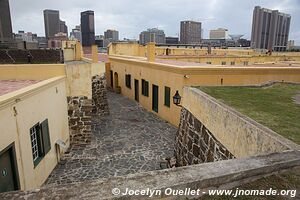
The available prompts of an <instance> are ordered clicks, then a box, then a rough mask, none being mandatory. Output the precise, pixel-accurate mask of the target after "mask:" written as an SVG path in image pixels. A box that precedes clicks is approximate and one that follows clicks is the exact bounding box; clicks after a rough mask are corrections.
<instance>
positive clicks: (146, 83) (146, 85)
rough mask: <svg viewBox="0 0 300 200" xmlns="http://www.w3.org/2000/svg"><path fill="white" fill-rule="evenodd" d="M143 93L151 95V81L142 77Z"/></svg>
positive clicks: (147, 95)
mask: <svg viewBox="0 0 300 200" xmlns="http://www.w3.org/2000/svg"><path fill="white" fill-rule="evenodd" d="M142 95H143V96H145V97H149V81H146V80H145V79H142Z"/></svg>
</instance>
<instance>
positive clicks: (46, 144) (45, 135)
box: [40, 119, 51, 155]
mask: <svg viewBox="0 0 300 200" xmlns="http://www.w3.org/2000/svg"><path fill="white" fill-rule="evenodd" d="M40 126H41V134H42V143H43V150H44V155H46V154H47V153H48V152H49V151H50V149H51V142H50V135H49V125H48V119H45V120H44V121H43V122H42V123H41V125H40Z"/></svg>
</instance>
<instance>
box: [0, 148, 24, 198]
mask: <svg viewBox="0 0 300 200" xmlns="http://www.w3.org/2000/svg"><path fill="white" fill-rule="evenodd" d="M17 169H18V168H17V161H16V156H15V149H14V144H12V145H10V146H8V147H7V148H6V149H4V150H3V151H1V152H0V193H1V192H8V191H13V190H19V189H20V184H19V177H18V171H17Z"/></svg>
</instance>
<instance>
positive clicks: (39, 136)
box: [30, 119, 51, 166]
mask: <svg viewBox="0 0 300 200" xmlns="http://www.w3.org/2000/svg"><path fill="white" fill-rule="evenodd" d="M30 140H31V150H32V157H33V163H34V166H37V165H38V164H39V162H40V161H41V160H42V158H43V157H44V156H45V155H46V154H47V153H48V152H49V151H50V149H51V143H50V136H49V126H48V120H47V119H46V120H45V121H43V122H42V123H37V124H36V125H34V126H33V127H32V128H31V129H30Z"/></svg>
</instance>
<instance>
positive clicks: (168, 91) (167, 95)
mask: <svg viewBox="0 0 300 200" xmlns="http://www.w3.org/2000/svg"><path fill="white" fill-rule="evenodd" d="M170 95H171V88H169V87H166V86H165V106H167V107H170Z"/></svg>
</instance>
